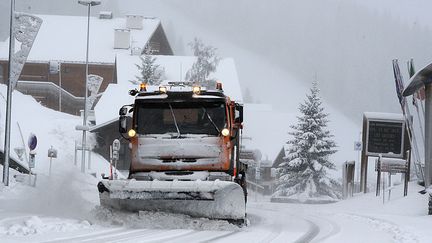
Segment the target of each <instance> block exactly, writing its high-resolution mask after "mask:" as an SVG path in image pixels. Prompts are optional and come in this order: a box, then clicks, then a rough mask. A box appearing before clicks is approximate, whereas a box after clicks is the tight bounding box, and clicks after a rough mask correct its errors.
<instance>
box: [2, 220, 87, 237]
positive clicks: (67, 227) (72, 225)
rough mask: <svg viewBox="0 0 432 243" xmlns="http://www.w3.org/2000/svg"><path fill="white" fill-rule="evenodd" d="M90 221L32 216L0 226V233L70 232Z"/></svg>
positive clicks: (83, 227) (14, 234) (82, 227)
mask: <svg viewBox="0 0 432 243" xmlns="http://www.w3.org/2000/svg"><path fill="white" fill-rule="evenodd" d="M89 227H90V223H89V222H88V221H86V220H84V221H77V220H64V219H57V218H43V219H42V218H40V217H38V216H32V217H30V218H28V219H26V220H24V221H21V222H18V223H14V224H12V225H10V226H0V234H6V235H11V236H26V235H33V234H42V233H46V232H53V231H54V232H70V231H76V230H80V229H85V228H89Z"/></svg>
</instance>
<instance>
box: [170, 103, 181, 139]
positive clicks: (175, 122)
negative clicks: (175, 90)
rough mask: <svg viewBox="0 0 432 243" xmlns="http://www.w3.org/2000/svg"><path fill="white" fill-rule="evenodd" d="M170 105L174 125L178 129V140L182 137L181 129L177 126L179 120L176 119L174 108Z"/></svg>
mask: <svg viewBox="0 0 432 243" xmlns="http://www.w3.org/2000/svg"><path fill="white" fill-rule="evenodd" d="M168 105H169V108H170V110H171V115H172V117H173V120H174V124H175V126H176V129H177V138H179V137H180V136H181V134H180V129H179V127H178V124H177V120H176V118H175V115H174V111H173V108H172V106H171V104H170V103H169V104H168Z"/></svg>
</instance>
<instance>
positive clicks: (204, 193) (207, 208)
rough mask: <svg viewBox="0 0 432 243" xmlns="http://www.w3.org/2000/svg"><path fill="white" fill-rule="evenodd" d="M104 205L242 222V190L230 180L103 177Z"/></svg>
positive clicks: (102, 197) (101, 200) (102, 192)
mask: <svg viewBox="0 0 432 243" xmlns="http://www.w3.org/2000/svg"><path fill="white" fill-rule="evenodd" d="M98 190H99V197H100V203H101V205H102V206H106V207H111V208H114V209H118V210H126V211H133V212H135V211H162V212H170V213H180V214H186V215H190V216H192V217H205V218H210V219H223V220H231V221H235V222H243V221H244V219H245V214H246V205H245V197H244V194H243V189H242V188H241V187H240V185H238V184H237V183H234V182H228V181H136V180H102V181H100V182H99V184H98Z"/></svg>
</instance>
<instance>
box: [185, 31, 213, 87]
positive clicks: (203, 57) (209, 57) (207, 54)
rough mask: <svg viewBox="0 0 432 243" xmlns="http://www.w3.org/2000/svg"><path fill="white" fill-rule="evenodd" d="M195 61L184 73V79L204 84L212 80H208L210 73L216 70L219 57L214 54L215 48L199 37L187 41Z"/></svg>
mask: <svg viewBox="0 0 432 243" xmlns="http://www.w3.org/2000/svg"><path fill="white" fill-rule="evenodd" d="M189 46H190V47H191V49H192V51H193V54H194V56H196V61H195V62H194V64H193V65H192V67H191V69H189V70H188V71H187V73H186V80H189V81H192V82H195V83H200V84H201V85H204V86H206V83H209V82H212V81H211V80H208V77H209V75H210V74H211V73H213V72H214V71H216V67H217V65H218V64H219V61H220V58H219V57H218V56H217V54H216V48H215V47H212V46H207V45H205V44H204V43H203V42H202V41H201V40H200V39H198V38H195V39H194V40H193V41H192V42H191V43H189Z"/></svg>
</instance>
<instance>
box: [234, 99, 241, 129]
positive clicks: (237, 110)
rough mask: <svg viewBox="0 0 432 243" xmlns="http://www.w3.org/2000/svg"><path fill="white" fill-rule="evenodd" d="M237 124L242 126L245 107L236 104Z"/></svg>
mask: <svg viewBox="0 0 432 243" xmlns="http://www.w3.org/2000/svg"><path fill="white" fill-rule="evenodd" d="M234 121H235V123H237V124H241V123H242V122H243V105H241V104H238V103H236V104H235V119H234Z"/></svg>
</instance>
